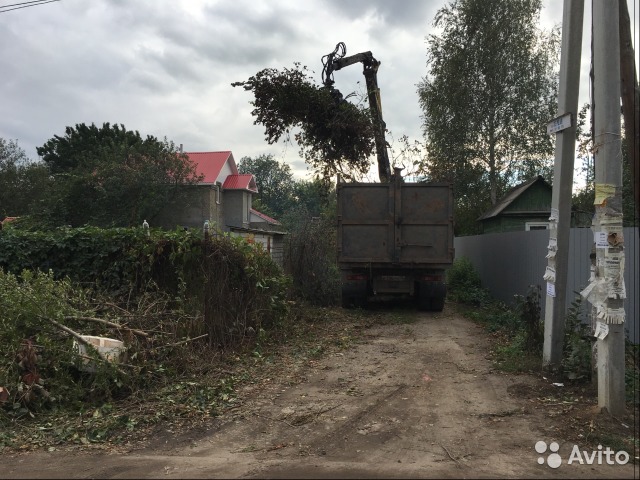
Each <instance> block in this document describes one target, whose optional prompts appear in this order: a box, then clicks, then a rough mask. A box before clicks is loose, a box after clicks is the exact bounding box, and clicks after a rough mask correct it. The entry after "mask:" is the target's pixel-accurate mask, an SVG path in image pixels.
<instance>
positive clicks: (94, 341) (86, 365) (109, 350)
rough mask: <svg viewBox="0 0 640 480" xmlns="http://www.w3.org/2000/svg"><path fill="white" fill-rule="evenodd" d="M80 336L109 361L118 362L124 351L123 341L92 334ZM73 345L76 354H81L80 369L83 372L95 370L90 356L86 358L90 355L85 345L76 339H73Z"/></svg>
mask: <svg viewBox="0 0 640 480" xmlns="http://www.w3.org/2000/svg"><path fill="white" fill-rule="evenodd" d="M80 336H81V337H82V338H83V339H84V340H85V341H86V342H87V343H89V344H91V345H92V346H93V347H94V348H95V349H96V350H97V351H98V354H99V355H100V356H101V357H102V358H104V359H105V360H106V361H108V362H111V363H119V362H120V359H121V358H122V354H123V353H124V351H125V346H124V343H122V342H121V341H120V340H116V339H114V338H107V337H94V336H92V335H80ZM73 346H74V348H75V349H76V350H77V352H78V354H79V355H81V356H82V365H81V366H80V370H82V371H85V372H95V371H96V365H95V362H92V361H91V359H90V358H87V357H90V353H89V352H88V350H89V349H88V348H87V346H86V345H84V344H82V343H80V342H78V341H77V340H74V341H73Z"/></svg>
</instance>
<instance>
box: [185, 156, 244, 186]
mask: <svg viewBox="0 0 640 480" xmlns="http://www.w3.org/2000/svg"><path fill="white" fill-rule="evenodd" d="M186 154H187V156H188V157H189V160H191V161H192V162H193V163H194V164H195V165H196V172H197V173H198V175H204V178H203V180H202V181H201V182H200V183H210V184H213V183H216V182H223V181H224V178H219V177H220V172H222V169H223V167H224V166H225V164H228V166H229V168H230V170H231V173H232V174H237V173H238V167H237V166H236V162H235V160H234V159H233V155H232V154H231V152H230V151H226V152H186Z"/></svg>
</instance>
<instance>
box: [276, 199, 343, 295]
mask: <svg viewBox="0 0 640 480" xmlns="http://www.w3.org/2000/svg"><path fill="white" fill-rule="evenodd" d="M306 213H307V212H306V211H305V210H301V211H300V212H298V218H297V219H296V221H295V223H296V228H295V229H294V230H292V231H291V234H290V235H289V236H288V239H287V244H286V248H285V255H284V264H285V271H287V273H289V274H290V275H291V278H292V281H293V284H292V287H293V291H292V293H293V295H294V297H296V298H300V299H303V300H304V301H306V302H309V303H311V304H313V305H318V306H330V305H337V304H338V300H339V298H340V271H339V269H338V266H337V263H336V253H335V252H336V226H335V219H334V218H331V217H330V216H327V215H322V216H320V217H316V218H310V217H309V215H308V214H306Z"/></svg>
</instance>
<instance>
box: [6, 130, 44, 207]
mask: <svg viewBox="0 0 640 480" xmlns="http://www.w3.org/2000/svg"><path fill="white" fill-rule="evenodd" d="M48 184H49V173H48V170H47V167H46V166H45V165H44V164H42V163H37V162H32V161H31V160H29V158H28V157H27V154H26V153H25V151H24V150H23V149H22V148H20V146H19V145H18V142H17V141H13V140H9V141H7V140H5V139H3V138H0V219H3V218H4V217H18V216H23V215H27V214H28V213H29V208H30V206H31V205H32V204H33V203H37V202H38V201H39V200H40V199H41V198H44V197H45V195H46V192H47V188H48Z"/></svg>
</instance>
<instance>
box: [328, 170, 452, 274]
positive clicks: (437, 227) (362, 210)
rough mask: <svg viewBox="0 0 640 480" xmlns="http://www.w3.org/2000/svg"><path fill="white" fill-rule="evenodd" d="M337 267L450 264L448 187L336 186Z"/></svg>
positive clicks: (398, 182)
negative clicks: (338, 265) (339, 265)
mask: <svg viewBox="0 0 640 480" xmlns="http://www.w3.org/2000/svg"><path fill="white" fill-rule="evenodd" d="M337 191H338V262H339V264H341V266H342V267H356V266H358V265H361V266H364V265H365V264H367V265H370V266H371V267H392V266H396V267H401V268H407V267H409V268H410V267H414V268H447V267H448V266H450V265H451V263H452V262H453V257H454V248H453V190H452V187H451V185H450V184H448V183H404V182H402V181H401V180H400V179H399V177H396V179H395V180H394V181H393V182H391V183H341V182H339V183H338V187H337Z"/></svg>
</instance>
